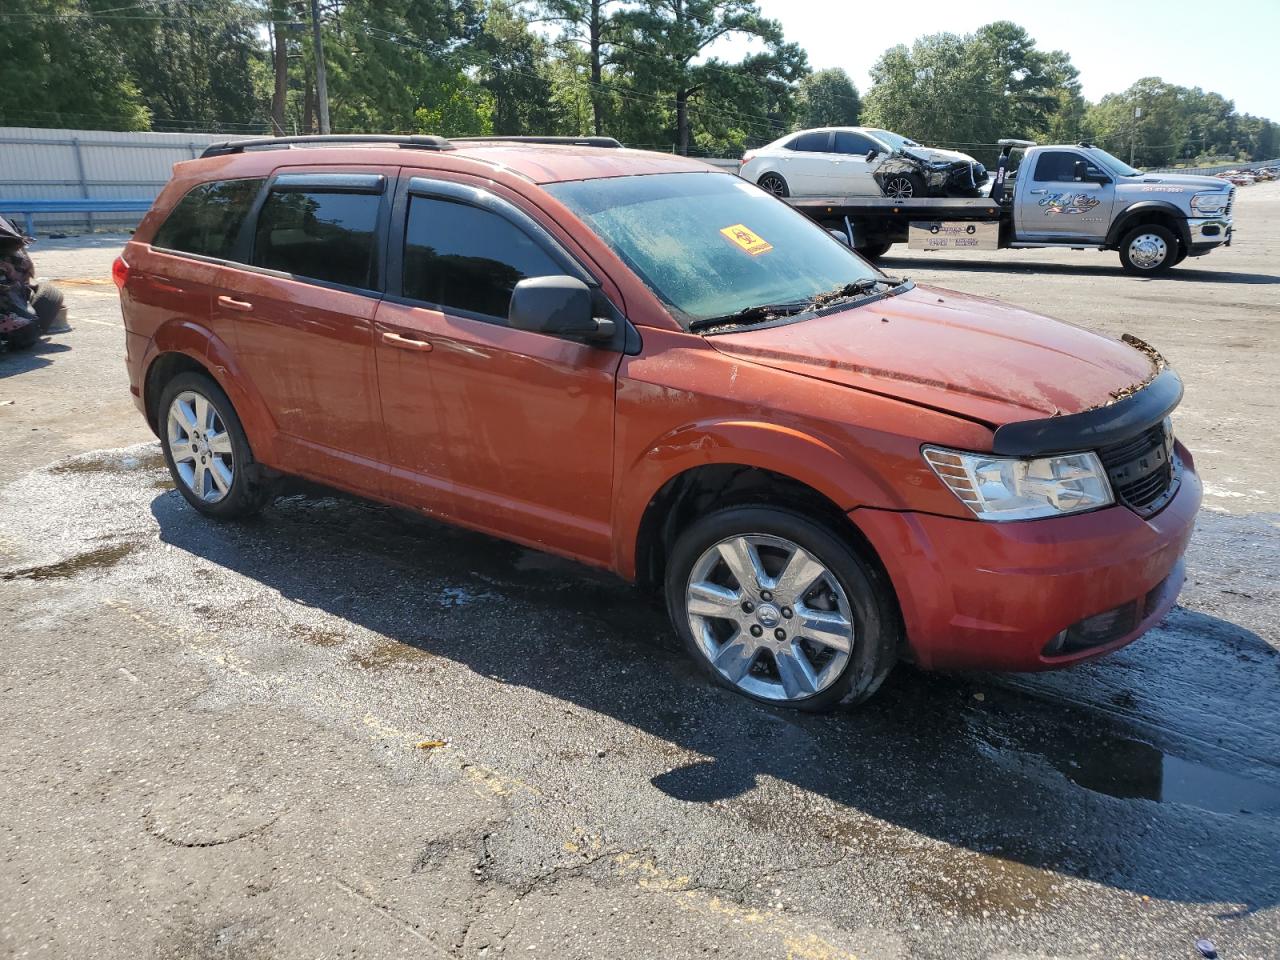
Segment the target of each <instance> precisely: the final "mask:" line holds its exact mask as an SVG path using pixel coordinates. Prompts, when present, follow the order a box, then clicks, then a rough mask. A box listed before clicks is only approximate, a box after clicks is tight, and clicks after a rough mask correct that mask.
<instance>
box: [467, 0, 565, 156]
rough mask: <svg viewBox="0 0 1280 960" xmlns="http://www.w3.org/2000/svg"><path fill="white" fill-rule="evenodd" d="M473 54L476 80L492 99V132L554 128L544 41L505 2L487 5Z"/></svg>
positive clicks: (502, 0)
mask: <svg viewBox="0 0 1280 960" xmlns="http://www.w3.org/2000/svg"><path fill="white" fill-rule="evenodd" d="M476 53H477V55H478V60H479V62H480V67H479V78H480V84H481V86H483V87H484V89H485V90H487V91H488V93H489V95H490V97H491V98H492V100H493V132H494V133H496V134H504V133H505V134H511V135H520V134H537V133H546V132H547V131H548V130H551V129H553V128H554V127H555V126H556V123H555V119H556V118H555V111H554V103H553V100H552V90H551V77H550V75H549V72H548V70H547V66H548V64H549V57H548V54H547V48H546V42H545V41H544V40H543V39H542V38H541V37H539V36H537V35H536V34H535V33H533V32H532V31H531V30H530V29H529V25H528V23H527V22H526V21H525V19H524V18H523V17H522V16H520V14H519V12H518V11H517V10H516V9H515V8H514V7H513V6H512V5H511V4H509V3H507V2H506V0H491V2H490V3H489V5H488V7H487V8H486V10H485V18H484V29H483V31H482V32H481V33H480V36H479V39H478V41H477V43H476Z"/></svg>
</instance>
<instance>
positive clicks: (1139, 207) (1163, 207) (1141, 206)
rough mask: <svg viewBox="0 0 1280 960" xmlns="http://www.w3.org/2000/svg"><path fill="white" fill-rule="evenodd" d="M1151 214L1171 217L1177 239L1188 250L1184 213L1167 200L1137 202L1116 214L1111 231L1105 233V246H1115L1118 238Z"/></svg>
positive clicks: (1189, 244) (1189, 235) (1189, 231)
mask: <svg viewBox="0 0 1280 960" xmlns="http://www.w3.org/2000/svg"><path fill="white" fill-rule="evenodd" d="M1153 213H1158V214H1160V215H1161V217H1164V216H1169V217H1172V218H1173V220H1174V223H1175V224H1176V225H1177V226H1176V227H1175V228H1174V229H1175V230H1176V231H1177V234H1178V239H1179V240H1181V241H1182V244H1183V246H1185V247H1187V248H1190V246H1191V228H1190V227H1189V226H1187V214H1186V211H1185V210H1180V209H1178V207H1177V206H1175V205H1174V204H1172V203H1170V202H1169V201H1167V200H1139V201H1138V202H1137V203H1131V204H1129V206H1127V207H1125V208H1124V209H1123V210H1121V211H1120V212H1119V213H1117V214H1116V215H1115V216H1114V218H1113V219H1112V221H1111V229H1110V230H1108V231H1107V241H1106V242H1107V246H1110V247H1114V246H1117V245H1118V244H1119V243H1120V238H1121V237H1123V236H1124V235H1125V234H1126V233H1128V232H1129V230H1130V229H1131V228H1132V227H1133V226H1134V225H1136V224H1138V223H1141V222H1142V220H1143V218H1144V217H1146V216H1147V215H1148V214H1153Z"/></svg>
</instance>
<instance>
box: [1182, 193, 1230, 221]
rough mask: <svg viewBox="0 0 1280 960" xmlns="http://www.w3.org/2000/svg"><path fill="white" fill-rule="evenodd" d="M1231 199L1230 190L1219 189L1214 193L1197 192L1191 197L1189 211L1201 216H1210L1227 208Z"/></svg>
mask: <svg viewBox="0 0 1280 960" xmlns="http://www.w3.org/2000/svg"><path fill="white" fill-rule="evenodd" d="M1230 199H1231V191H1229V190H1219V191H1215V192H1214V193H1197V194H1196V195H1195V196H1194V197H1192V198H1191V212H1192V213H1198V214H1200V215H1201V216H1202V217H1212V216H1214V215H1215V214H1219V213H1221V212H1222V211H1223V210H1225V209H1226V208H1227V203H1228V201H1229V200H1230Z"/></svg>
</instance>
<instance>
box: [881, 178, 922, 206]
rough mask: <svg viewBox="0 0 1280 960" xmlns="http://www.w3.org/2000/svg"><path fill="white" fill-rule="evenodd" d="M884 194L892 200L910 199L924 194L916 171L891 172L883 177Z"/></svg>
mask: <svg viewBox="0 0 1280 960" xmlns="http://www.w3.org/2000/svg"><path fill="white" fill-rule="evenodd" d="M884 195H885V196H886V197H890V198H892V199H894V200H910V199H912V198H913V197H923V196H925V195H926V191H925V188H924V180H923V179H921V177H920V175H919V174H918V173H891V174H889V175H888V176H887V177H885V179H884Z"/></svg>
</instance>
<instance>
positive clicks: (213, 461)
mask: <svg viewBox="0 0 1280 960" xmlns="http://www.w3.org/2000/svg"><path fill="white" fill-rule="evenodd" d="M165 442H166V443H168V445H169V454H170V456H172V457H173V466H174V469H175V470H177V473H178V476H179V477H180V478H181V479H182V482H183V483H184V484H185V485H186V487H187V489H188V490H190V491H191V492H192V493H194V494H195V495H196V496H197V497H199V498H200V499H201V500H204V501H205V502H207V503H217V502H218V501H219V500H221V499H222V498H223V497H225V496H226V495H227V494H228V493H229V492H230V491H231V484H232V482H233V481H234V480H235V456H234V454H233V453H232V448H231V434H229V433H227V427H226V424H225V423H223V421H222V415H221V414H220V413H218V409H217V407H215V406H214V405H213V404H212V403H211V402H210V401H209V398H208V397H205V396H202V395H201V394H198V393H196V392H195V391H194V390H184V391H183V392H182V393H180V394H178V395H177V396H176V397H174V398H173V403H172V404H170V405H169V419H168V423H167V426H166V430H165Z"/></svg>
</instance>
